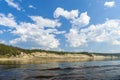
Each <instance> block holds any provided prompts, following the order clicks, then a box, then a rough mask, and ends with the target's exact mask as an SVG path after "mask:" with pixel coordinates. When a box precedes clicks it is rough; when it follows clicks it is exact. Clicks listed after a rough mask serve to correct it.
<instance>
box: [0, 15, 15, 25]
mask: <svg viewBox="0 0 120 80" xmlns="http://www.w3.org/2000/svg"><path fill="white" fill-rule="evenodd" d="M0 25H3V26H9V27H15V26H16V25H17V23H16V21H15V19H14V16H13V15H12V14H11V13H9V14H8V15H7V16H6V15H4V14H0Z"/></svg>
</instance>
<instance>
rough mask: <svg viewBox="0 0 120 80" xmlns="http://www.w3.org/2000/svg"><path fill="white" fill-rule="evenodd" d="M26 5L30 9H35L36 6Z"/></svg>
mask: <svg viewBox="0 0 120 80" xmlns="http://www.w3.org/2000/svg"><path fill="white" fill-rule="evenodd" d="M28 7H29V8H31V9H36V7H34V6H33V5H29V6H28Z"/></svg>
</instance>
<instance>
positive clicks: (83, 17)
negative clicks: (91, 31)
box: [72, 12, 90, 27]
mask: <svg viewBox="0 0 120 80" xmlns="http://www.w3.org/2000/svg"><path fill="white" fill-rule="evenodd" d="M89 21H90V17H89V16H88V15H87V12H84V13H81V14H80V16H79V17H77V18H76V19H74V20H72V26H73V27H75V26H77V27H84V26H86V25H88V24H89Z"/></svg>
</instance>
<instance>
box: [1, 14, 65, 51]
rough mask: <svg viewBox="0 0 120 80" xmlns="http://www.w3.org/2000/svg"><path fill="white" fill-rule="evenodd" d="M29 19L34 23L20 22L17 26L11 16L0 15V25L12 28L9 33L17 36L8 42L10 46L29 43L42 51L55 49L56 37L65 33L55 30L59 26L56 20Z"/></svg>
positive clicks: (56, 44) (39, 17)
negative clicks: (42, 49)
mask: <svg viewBox="0 0 120 80" xmlns="http://www.w3.org/2000/svg"><path fill="white" fill-rule="evenodd" d="M29 17H30V18H31V19H32V20H33V21H34V23H27V22H20V23H19V24H18V23H17V22H16V21H15V18H14V16H13V15H12V14H8V15H7V16H6V15H4V14H1V16H0V20H1V22H0V25H4V26H6V27H9V28H11V29H12V28H14V29H13V30H11V31H10V33H11V34H14V35H16V36H17V37H16V38H14V39H12V40H10V41H9V42H10V44H18V43H27V42H29V43H32V44H36V45H38V46H39V47H42V48H44V49H49V48H57V47H58V46H59V45H60V43H59V40H58V39H57V38H56V35H58V34H64V33H65V31H58V30H57V29H56V28H57V27H59V26H61V23H59V22H58V21H57V20H51V19H47V18H43V17H42V16H29Z"/></svg>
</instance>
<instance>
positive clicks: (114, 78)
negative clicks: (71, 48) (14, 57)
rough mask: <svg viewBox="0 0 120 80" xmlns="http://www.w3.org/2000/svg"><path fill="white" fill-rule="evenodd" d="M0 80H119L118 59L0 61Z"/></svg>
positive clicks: (119, 64)
mask: <svg viewBox="0 0 120 80" xmlns="http://www.w3.org/2000/svg"><path fill="white" fill-rule="evenodd" d="M0 80H120V61H119V60H113V61H86V62H50V63H44V64H41V63H28V64H19V62H16V61H13V62H10V61H9V62H0Z"/></svg>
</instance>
